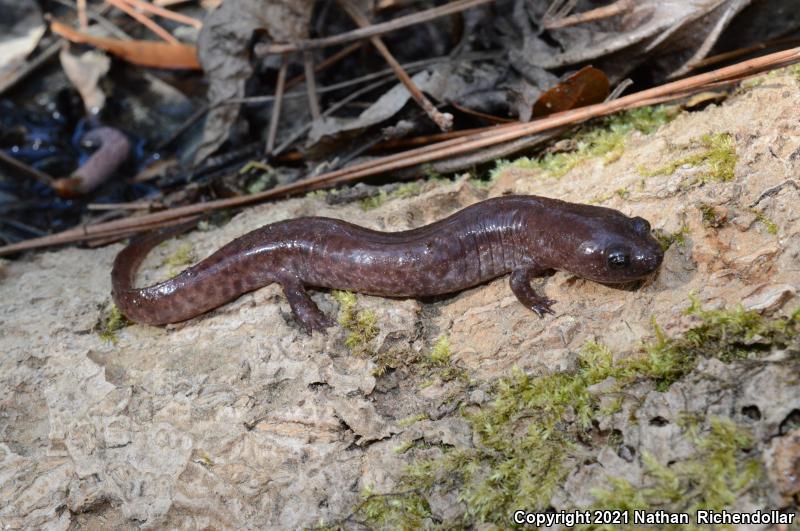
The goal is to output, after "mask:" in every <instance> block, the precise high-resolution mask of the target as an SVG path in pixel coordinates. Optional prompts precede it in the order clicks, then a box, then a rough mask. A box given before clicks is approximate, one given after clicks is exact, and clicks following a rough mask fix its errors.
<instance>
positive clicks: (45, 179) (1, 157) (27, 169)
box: [0, 150, 53, 186]
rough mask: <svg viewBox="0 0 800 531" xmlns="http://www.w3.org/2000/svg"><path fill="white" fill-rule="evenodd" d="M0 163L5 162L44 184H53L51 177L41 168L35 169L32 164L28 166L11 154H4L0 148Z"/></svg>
mask: <svg viewBox="0 0 800 531" xmlns="http://www.w3.org/2000/svg"><path fill="white" fill-rule="evenodd" d="M0 164H5V165H7V166H11V167H12V168H14V169H15V170H17V171H18V172H20V173H24V174H25V175H27V176H29V177H33V178H34V179H36V180H37V181H39V182H40V183H44V184H46V185H48V186H50V185H51V184H53V177H51V176H50V175H48V174H46V173H45V172H43V171H41V170H37V169H36V168H34V167H33V166H29V165H27V164H25V163H24V162H22V161H21V160H17V159H15V158H14V157H12V156H11V155H6V152H5V151H3V150H0Z"/></svg>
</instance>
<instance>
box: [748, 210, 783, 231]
mask: <svg viewBox="0 0 800 531" xmlns="http://www.w3.org/2000/svg"><path fill="white" fill-rule="evenodd" d="M752 212H753V214H755V216H756V221H758V222H759V223H761V224H762V225H764V228H765V229H766V231H767V232H768V233H769V234H772V235H775V234H778V224H777V223H775V222H774V221H772V220H771V219H769V218H768V217H767V215H766V214H764V213H763V212H761V211H758V210H752Z"/></svg>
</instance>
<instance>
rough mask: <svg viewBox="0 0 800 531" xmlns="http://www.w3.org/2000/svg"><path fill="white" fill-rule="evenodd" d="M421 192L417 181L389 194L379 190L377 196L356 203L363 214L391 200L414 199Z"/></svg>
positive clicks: (420, 184) (402, 185) (420, 185)
mask: <svg viewBox="0 0 800 531" xmlns="http://www.w3.org/2000/svg"><path fill="white" fill-rule="evenodd" d="M421 192H422V183H421V182H419V181H412V182H410V183H405V184H401V185H400V186H398V187H397V188H395V189H394V190H392V191H391V192H387V191H386V190H381V191H380V192H378V194H377V195H373V196H371V197H365V198H364V199H361V200H359V201H358V206H360V207H361V210H364V211H365V212H366V211H368V210H372V209H375V208H378V207H380V206H382V205H383V204H384V203H386V202H387V201H389V200H391V199H407V198H409V197H414V196H417V195H419V194H420V193H421Z"/></svg>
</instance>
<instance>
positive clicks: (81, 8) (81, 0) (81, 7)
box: [76, 0, 89, 31]
mask: <svg viewBox="0 0 800 531" xmlns="http://www.w3.org/2000/svg"><path fill="white" fill-rule="evenodd" d="M76 9H77V10H78V27H79V28H80V29H81V31H86V30H87V29H89V17H88V16H86V0H78V2H77V4H76Z"/></svg>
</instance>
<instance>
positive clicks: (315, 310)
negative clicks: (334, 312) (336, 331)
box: [279, 276, 336, 335]
mask: <svg viewBox="0 0 800 531" xmlns="http://www.w3.org/2000/svg"><path fill="white" fill-rule="evenodd" d="M279 282H280V284H281V287H283V293H284V294H285V295H286V299H287V300H288V301H289V306H291V308H292V314H293V315H294V318H295V319H297V321H298V322H299V323H300V325H301V326H302V327H303V328H305V330H306V333H308V335H311V332H312V330H316V331H317V332H322V333H323V334H324V333H326V329H328V328H330V327H331V326H333V325H334V324H336V322H335V321H334V320H333V319H331V318H330V317H328V316H327V315H325V314H324V313H322V310H320V309H319V307H318V306H317V305H316V303H315V302H314V301H313V300H311V297H310V296H309V295H308V292H307V291H306V288H305V286H303V283H302V282H300V279H298V278H297V277H295V276H287V277H284V278H281V279H280V280H279Z"/></svg>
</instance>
